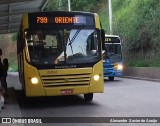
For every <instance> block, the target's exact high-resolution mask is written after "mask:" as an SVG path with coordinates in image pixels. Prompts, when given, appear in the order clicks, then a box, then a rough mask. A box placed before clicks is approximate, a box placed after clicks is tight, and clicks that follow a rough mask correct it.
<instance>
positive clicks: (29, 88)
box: [23, 56, 45, 97]
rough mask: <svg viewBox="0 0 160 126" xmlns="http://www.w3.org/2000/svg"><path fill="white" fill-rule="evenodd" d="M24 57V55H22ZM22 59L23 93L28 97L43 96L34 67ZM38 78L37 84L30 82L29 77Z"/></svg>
mask: <svg viewBox="0 0 160 126" xmlns="http://www.w3.org/2000/svg"><path fill="white" fill-rule="evenodd" d="M24 57H25V56H24ZM23 61H24V75H25V76H24V81H25V82H24V83H25V93H26V96H28V97H31V96H32V97H33V96H45V91H44V88H43V85H42V82H41V79H40V76H39V73H38V71H37V69H36V68H34V67H32V66H30V65H29V64H28V63H27V62H26V61H25V58H23ZM32 77H36V78H38V84H32V83H31V78H32Z"/></svg>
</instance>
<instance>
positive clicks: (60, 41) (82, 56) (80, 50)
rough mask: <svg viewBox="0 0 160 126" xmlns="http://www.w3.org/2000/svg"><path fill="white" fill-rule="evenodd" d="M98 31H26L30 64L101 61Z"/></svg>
mask: <svg viewBox="0 0 160 126" xmlns="http://www.w3.org/2000/svg"><path fill="white" fill-rule="evenodd" d="M99 35H100V31H99V30H97V29H56V30H43V31H41V30H26V33H25V40H26V46H27V47H28V48H27V49H28V52H27V53H28V54H26V55H28V62H30V63H34V64H41V65H43V64H49V65H51V64H78V63H90V62H96V61H98V60H99V59H100V57H101V55H100V45H99V44H98V43H100V36H99Z"/></svg>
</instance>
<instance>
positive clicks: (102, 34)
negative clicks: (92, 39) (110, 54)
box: [101, 29, 105, 50]
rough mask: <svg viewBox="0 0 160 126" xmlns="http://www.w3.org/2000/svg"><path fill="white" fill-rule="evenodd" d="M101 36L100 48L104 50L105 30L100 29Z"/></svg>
mask: <svg viewBox="0 0 160 126" xmlns="http://www.w3.org/2000/svg"><path fill="white" fill-rule="evenodd" d="M101 38H102V50H105V31H104V29H102V30H101Z"/></svg>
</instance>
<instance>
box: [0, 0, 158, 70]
mask: <svg viewBox="0 0 160 126" xmlns="http://www.w3.org/2000/svg"><path fill="white" fill-rule="evenodd" d="M60 1H61V2H60ZM54 10H66V11H67V10H68V5H67V0H50V1H49V3H48V5H47V6H46V8H45V11H54ZM71 10H73V11H89V12H96V13H98V14H99V16H100V20H101V23H102V27H103V29H105V31H106V33H107V34H110V32H109V18H108V0H71ZM112 10H113V34H117V35H119V36H120V37H121V39H122V42H123V43H122V44H123V59H124V63H125V65H126V66H131V67H160V13H159V12H160V1H159V0H112ZM0 44H1V46H0V48H2V50H3V52H4V56H5V57H8V58H9V63H10V68H9V70H10V71H17V70H18V68H17V55H16V34H8V35H0Z"/></svg>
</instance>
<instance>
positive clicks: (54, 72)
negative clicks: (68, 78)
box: [47, 71, 57, 74]
mask: <svg viewBox="0 0 160 126" xmlns="http://www.w3.org/2000/svg"><path fill="white" fill-rule="evenodd" d="M47 74H57V71H47Z"/></svg>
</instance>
